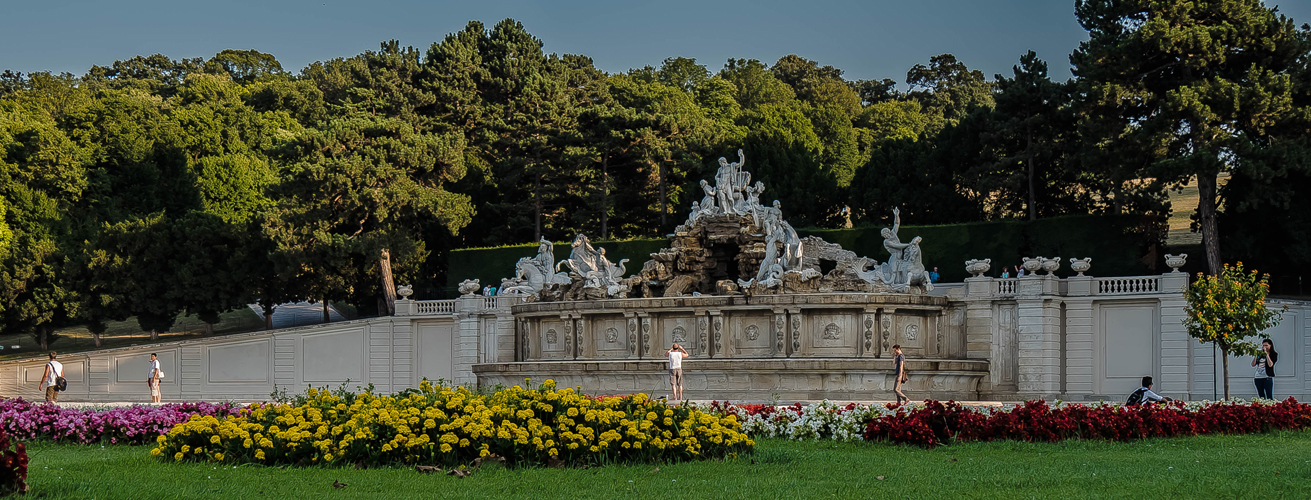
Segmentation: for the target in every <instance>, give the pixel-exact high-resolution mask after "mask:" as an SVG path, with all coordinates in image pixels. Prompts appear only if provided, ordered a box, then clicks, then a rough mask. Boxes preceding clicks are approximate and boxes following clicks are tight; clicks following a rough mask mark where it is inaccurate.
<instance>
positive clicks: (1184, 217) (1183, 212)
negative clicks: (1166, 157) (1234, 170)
mask: <svg viewBox="0 0 1311 500" xmlns="http://www.w3.org/2000/svg"><path fill="white" fill-rule="evenodd" d="M1217 181H1218V183H1219V185H1220V186H1224V185H1225V183H1227V182H1229V174H1222V175H1220V178H1219V179H1217ZM1169 196H1170V219H1169V221H1168V224H1169V225H1170V233H1169V236H1167V237H1166V241H1165V244H1167V245H1170V246H1181V245H1200V244H1201V243H1202V233H1194V232H1192V231H1191V230H1190V227H1191V225H1192V223H1193V219H1192V217H1193V214H1195V213H1197V199H1198V198H1199V195H1198V192H1197V181H1196V180H1192V181H1189V182H1188V185H1186V186H1184V188H1183V190H1182V191H1175V190H1173V189H1171V190H1170V191H1169Z"/></svg>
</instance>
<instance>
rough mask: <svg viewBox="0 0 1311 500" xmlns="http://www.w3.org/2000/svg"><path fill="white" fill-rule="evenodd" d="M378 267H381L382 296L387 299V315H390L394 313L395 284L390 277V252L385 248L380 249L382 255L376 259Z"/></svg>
mask: <svg viewBox="0 0 1311 500" xmlns="http://www.w3.org/2000/svg"><path fill="white" fill-rule="evenodd" d="M378 267H379V268H381V269H382V296H383V298H385V299H386V301H387V309H386V310H387V315H388V316H392V315H395V314H396V285H395V284H394V283H393V282H392V279H391V252H388V251H387V249H386V248H384V249H382V257H381V258H379V259H378ZM378 312H382V311H378Z"/></svg>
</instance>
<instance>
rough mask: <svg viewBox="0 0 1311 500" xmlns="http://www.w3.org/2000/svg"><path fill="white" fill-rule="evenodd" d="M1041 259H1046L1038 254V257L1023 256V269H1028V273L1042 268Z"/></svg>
mask: <svg viewBox="0 0 1311 500" xmlns="http://www.w3.org/2000/svg"><path fill="white" fill-rule="evenodd" d="M1043 260H1046V259H1043V258H1042V256H1038V257H1025V258H1024V270H1025V271H1028V272H1029V274H1033V273H1036V272H1038V270H1039V269H1042V261H1043Z"/></svg>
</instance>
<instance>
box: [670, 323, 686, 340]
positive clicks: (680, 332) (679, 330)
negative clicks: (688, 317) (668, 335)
mask: <svg viewBox="0 0 1311 500" xmlns="http://www.w3.org/2000/svg"><path fill="white" fill-rule="evenodd" d="M673 333H674V335H673V337H674V343H676V344H686V343H687V330H685V329H683V327H681V326H675V327H674V332H673Z"/></svg>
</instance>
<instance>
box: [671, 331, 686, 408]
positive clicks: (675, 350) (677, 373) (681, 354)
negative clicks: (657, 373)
mask: <svg viewBox="0 0 1311 500" xmlns="http://www.w3.org/2000/svg"><path fill="white" fill-rule="evenodd" d="M687 356H688V354H687V349H683V346H681V345H678V344H674V346H673V347H670V348H669V350H668V351H665V357H666V358H669V385H670V386H671V388H672V390H673V392H674V401H679V400H682V399H683V358H686V357H687Z"/></svg>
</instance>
